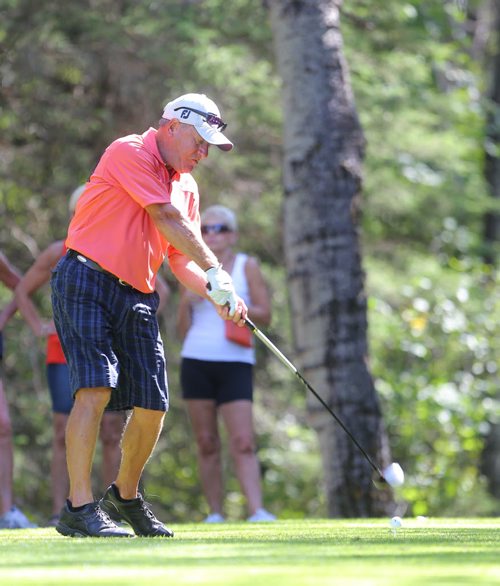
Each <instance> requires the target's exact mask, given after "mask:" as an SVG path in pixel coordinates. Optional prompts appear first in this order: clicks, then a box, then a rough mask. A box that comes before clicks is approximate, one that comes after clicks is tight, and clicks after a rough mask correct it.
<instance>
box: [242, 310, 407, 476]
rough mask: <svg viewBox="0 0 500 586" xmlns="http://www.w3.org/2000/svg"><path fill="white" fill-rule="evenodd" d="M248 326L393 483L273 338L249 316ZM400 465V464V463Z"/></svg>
mask: <svg viewBox="0 0 500 586" xmlns="http://www.w3.org/2000/svg"><path fill="white" fill-rule="evenodd" d="M245 322H246V326H247V327H248V328H249V329H250V330H251V331H252V333H253V334H254V335H255V336H256V337H257V338H259V340H260V341H261V342H262V343H263V344H264V345H265V346H267V347H268V348H269V350H271V352H272V353H273V354H274V355H275V356H276V357H277V358H279V360H280V361H281V362H282V363H283V364H284V365H285V366H286V367H287V368H289V369H290V370H291V371H292V372H293V373H294V374H295V376H297V378H299V379H300V380H301V381H302V382H303V383H304V385H305V386H306V387H307V388H308V389H309V390H310V391H311V393H312V394H313V395H314V396H315V397H316V399H318V401H319V402H320V403H321V404H322V405H323V407H324V408H325V409H326V410H327V411H328V413H330V415H331V416H332V417H333V418H334V419H335V421H336V422H337V423H338V424H339V425H340V427H341V428H342V429H343V430H344V431H345V432H346V434H347V435H348V436H349V437H350V438H351V440H352V441H353V442H354V445H355V446H356V447H357V448H358V449H359V451H360V452H361V453H362V454H363V456H364V457H365V458H366V461H367V462H368V463H369V464H370V466H371V467H372V468H373V470H374V471H375V472H376V473H377V474H378V476H379V478H378V481H379V482H382V483H387V484H391V485H392V483H391V482H389V481H388V480H386V478H385V476H384V474H383V473H382V471H381V470H380V468H379V467H378V466H377V465H376V464H375V462H374V461H373V460H372V459H371V458H370V456H369V455H368V454H367V453H366V452H365V450H364V449H363V448H362V447H361V446H360V445H359V443H358V441H357V440H356V438H355V437H354V436H353V435H352V433H351V432H350V431H349V430H348V429H347V427H346V426H345V424H344V422H343V421H342V420H341V419H340V418H339V417H338V415H336V414H335V413H334V412H333V411H332V409H331V408H330V407H329V406H328V405H327V404H326V403H325V402H324V401H323V399H322V398H321V397H320V396H319V395H318V393H317V392H316V391H315V390H314V389H313V387H312V386H311V385H310V384H309V383H308V382H307V381H306V379H305V378H304V377H303V376H302V374H301V373H300V372H299V371H298V370H297V368H295V366H294V365H293V364H292V363H291V362H290V360H288V358H287V357H286V356H285V355H284V354H283V353H282V352H281V351H280V350H279V349H278V348H277V347H276V346H275V345H274V344H273V343H272V342H271V340H270V339H269V338H268V337H267V336H266V335H265V334H263V333H262V332H261V331H260V330H259V328H258V327H257V326H256V325H255V324H254V323H253V322H252V321H251V320H250V319H248V317H247V318H246V320H245ZM392 466H394V464H391V466H389V467H388V468H391V467H392ZM398 466H399V465H398Z"/></svg>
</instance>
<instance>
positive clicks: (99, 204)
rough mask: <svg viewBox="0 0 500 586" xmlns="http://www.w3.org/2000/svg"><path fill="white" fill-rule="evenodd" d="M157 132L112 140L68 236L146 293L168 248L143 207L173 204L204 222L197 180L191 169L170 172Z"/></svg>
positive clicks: (69, 245)
mask: <svg viewBox="0 0 500 586" xmlns="http://www.w3.org/2000/svg"><path fill="white" fill-rule="evenodd" d="M156 132H157V131H156V130H155V129H154V128H150V129H149V130H147V131H146V132H145V133H144V134H132V135H130V136H125V137H123V138H119V139H118V140H115V141H114V142H113V143H111V145H110V146H109V147H108V148H107V149H106V151H105V152H104V154H103V155H102V157H101V160H100V161H99V163H98V165H97V167H96V168H95V170H94V172H93V174H92V175H91V177H90V180H89V182H88V183H87V185H86V188H85V191H84V193H83V194H82V195H81V197H80V199H79V200H78V204H77V206H76V211H75V215H74V216H73V219H72V220H71V223H70V225H69V229H68V237H67V239H66V246H67V248H72V249H74V250H77V251H78V252H81V253H82V254H83V255H85V256H87V257H88V258H90V259H92V260H94V261H95V262H97V263H98V264H99V265H101V267H103V268H104V269H106V270H107V271H109V272H110V273H113V274H114V275H116V276H117V277H119V278H120V279H122V280H123V281H126V282H127V283H129V284H130V285H132V286H133V287H135V288H136V289H138V290H139V291H142V292H144V293H152V292H153V291H154V290H155V282H156V273H157V272H158V269H159V268H160V265H161V264H162V262H163V260H164V258H165V255H166V252H167V248H168V246H169V243H168V242H167V240H166V239H165V238H164V236H163V235H162V234H161V233H160V231H159V230H158V229H157V227H156V226H155V224H154V222H153V220H152V219H151V216H150V215H149V214H148V213H147V211H146V210H145V209H144V208H145V207H146V206H149V205H151V204H163V203H172V205H174V206H175V207H177V208H178V209H179V210H180V211H181V212H182V213H183V215H184V216H185V217H187V218H188V219H189V220H191V221H192V222H194V223H198V224H199V194H198V186H197V184H196V181H195V180H194V179H193V177H192V176H191V175H190V174H189V173H183V174H180V175H179V174H178V173H175V174H174V175H173V176H172V177H171V176H170V174H169V172H168V171H167V169H166V167H165V164H164V163H163V160H162V158H161V155H160V153H159V151H158V147H157V145H156ZM172 249H173V247H172Z"/></svg>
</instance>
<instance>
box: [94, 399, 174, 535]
mask: <svg viewBox="0 0 500 586" xmlns="http://www.w3.org/2000/svg"><path fill="white" fill-rule="evenodd" d="M164 416H165V413H164V412H163V411H156V410H152V409H142V408H140V407H135V408H134V410H133V412H132V415H131V416H130V418H129V420H128V423H127V427H126V428H125V433H124V434H123V440H122V461H121V464H120V470H119V472H118V477H117V479H116V482H114V483H113V484H112V485H111V486H110V487H109V488H108V490H107V491H106V492H105V493H104V496H103V497H102V499H101V500H100V502H99V504H100V507H101V509H102V510H103V511H105V512H106V513H108V514H109V515H110V517H111V518H113V519H121V520H124V521H126V522H127V523H128V524H129V525H130V526H131V527H132V529H133V530H134V533H135V534H136V535H140V536H142V537H173V536H174V533H173V531H171V530H170V529H168V528H167V527H165V525H163V523H161V522H160V521H158V519H157V518H156V517H155V516H154V514H153V512H152V511H151V509H150V508H149V506H148V504H147V503H146V502H144V499H143V498H142V495H141V494H140V493H139V480H140V478H141V475H142V471H143V470H144V466H145V464H146V462H147V461H148V459H149V457H150V456H151V454H152V452H153V449H154V447H155V445H156V442H157V441H158V437H159V435H160V431H161V428H162V424H163V418H164Z"/></svg>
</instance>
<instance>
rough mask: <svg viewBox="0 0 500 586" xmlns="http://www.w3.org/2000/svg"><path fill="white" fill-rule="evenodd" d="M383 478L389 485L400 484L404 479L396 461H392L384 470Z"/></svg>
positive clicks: (403, 474)
mask: <svg viewBox="0 0 500 586" xmlns="http://www.w3.org/2000/svg"><path fill="white" fill-rule="evenodd" d="M384 478H385V480H386V482H387V483H388V484H390V485H391V486H401V485H402V484H403V483H404V481H405V473H404V472H403V469H402V468H401V466H400V465H399V464H398V463H397V462H393V463H392V464H390V465H389V466H387V468H386V469H385V470H384Z"/></svg>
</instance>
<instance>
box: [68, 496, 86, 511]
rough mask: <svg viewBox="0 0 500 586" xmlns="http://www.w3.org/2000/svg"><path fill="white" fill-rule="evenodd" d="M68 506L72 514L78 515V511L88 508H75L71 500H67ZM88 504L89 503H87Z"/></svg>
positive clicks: (81, 506) (82, 506) (83, 506)
mask: <svg viewBox="0 0 500 586" xmlns="http://www.w3.org/2000/svg"><path fill="white" fill-rule="evenodd" d="M66 504H67V505H68V509H69V510H70V511H71V512H72V513H77V512H78V511H83V509H84V508H85V507H86V506H87V505H80V506H79V507H74V506H73V505H72V504H71V501H70V500H69V499H66ZM87 504H88V503H87Z"/></svg>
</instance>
